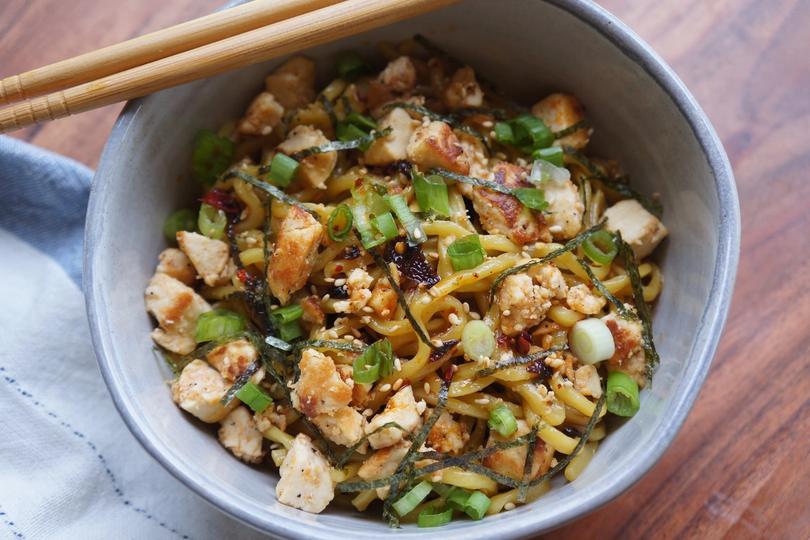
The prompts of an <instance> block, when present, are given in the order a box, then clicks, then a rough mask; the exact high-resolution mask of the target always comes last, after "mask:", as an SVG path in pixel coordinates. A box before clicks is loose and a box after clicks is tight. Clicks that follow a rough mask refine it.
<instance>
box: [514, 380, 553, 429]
mask: <svg viewBox="0 0 810 540" xmlns="http://www.w3.org/2000/svg"><path fill="white" fill-rule="evenodd" d="M504 384H505V385H507V386H509V387H510V388H511V389H512V390H514V391H515V392H517V393H518V394H519V395H520V397H522V398H523V400H524V402H525V403H526V404H527V405H528V406H529V407H530V408H531V409H532V410H533V411H534V412H535V413H537V414H538V415H540V417H541V418H542V419H543V420H544V421H546V422H547V423H548V424H550V425H552V426H559V425H560V424H562V423H563V421H564V420H565V408H563V406H562V405H561V404H560V402H559V401H557V397H556V395H555V396H548V395H547V396H545V397H544V396H543V395H541V394H540V391H539V390H538V389H537V385H535V384H533V383H529V382H525V383H510V382H504Z"/></svg>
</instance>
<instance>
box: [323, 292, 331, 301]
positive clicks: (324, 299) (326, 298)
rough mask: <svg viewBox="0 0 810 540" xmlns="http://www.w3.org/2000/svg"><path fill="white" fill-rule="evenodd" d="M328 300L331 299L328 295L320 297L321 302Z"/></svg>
mask: <svg viewBox="0 0 810 540" xmlns="http://www.w3.org/2000/svg"><path fill="white" fill-rule="evenodd" d="M330 298H331V296H329V295H328V294H325V295H323V296H322V297H321V302H326V301H327V300H329V299H330Z"/></svg>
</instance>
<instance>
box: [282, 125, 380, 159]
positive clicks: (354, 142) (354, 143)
mask: <svg viewBox="0 0 810 540" xmlns="http://www.w3.org/2000/svg"><path fill="white" fill-rule="evenodd" d="M389 133H391V128H385V129H381V130H379V131H372V132H371V133H369V134H368V135H364V136H362V137H357V138H356V139H351V140H348V141H329V142H328V143H324V144H321V145H318V146H312V147H310V148H304V149H303V150H301V151H300V152H295V153H294V154H290V157H291V158H293V159H295V160H302V159H304V158H307V157H309V156H314V155H315V154H324V153H326V152H338V151H342V150H356V149H358V148H360V149H363V148H365V147H366V146H367V145H369V144H371V143H372V142H374V141H376V140H377V139H379V138H381V137H385V136H386V135H388V134H389Z"/></svg>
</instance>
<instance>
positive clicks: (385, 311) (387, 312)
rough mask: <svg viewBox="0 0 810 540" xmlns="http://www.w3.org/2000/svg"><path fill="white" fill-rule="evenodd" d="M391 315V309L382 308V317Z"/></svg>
mask: <svg viewBox="0 0 810 540" xmlns="http://www.w3.org/2000/svg"><path fill="white" fill-rule="evenodd" d="M389 315H391V310H390V309H384V310H382V313H380V316H381V317H388V316H389Z"/></svg>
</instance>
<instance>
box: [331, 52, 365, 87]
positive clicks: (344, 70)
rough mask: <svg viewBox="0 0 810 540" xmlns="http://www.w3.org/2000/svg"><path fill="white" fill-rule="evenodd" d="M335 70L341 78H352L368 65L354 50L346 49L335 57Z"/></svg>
mask: <svg viewBox="0 0 810 540" xmlns="http://www.w3.org/2000/svg"><path fill="white" fill-rule="evenodd" d="M337 71H338V75H340V77H341V78H343V79H346V80H352V79H355V78H357V77H359V76H360V75H362V74H363V73H365V72H366V71H368V65H367V64H366V62H365V60H363V57H362V56H360V55H359V54H357V53H356V52H354V51H346V52H343V53H340V55H339V56H338V58H337Z"/></svg>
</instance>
